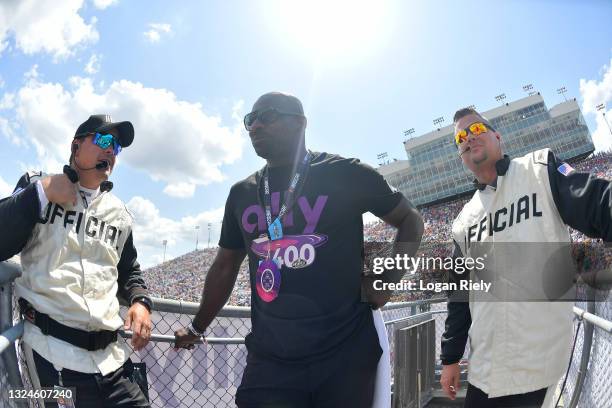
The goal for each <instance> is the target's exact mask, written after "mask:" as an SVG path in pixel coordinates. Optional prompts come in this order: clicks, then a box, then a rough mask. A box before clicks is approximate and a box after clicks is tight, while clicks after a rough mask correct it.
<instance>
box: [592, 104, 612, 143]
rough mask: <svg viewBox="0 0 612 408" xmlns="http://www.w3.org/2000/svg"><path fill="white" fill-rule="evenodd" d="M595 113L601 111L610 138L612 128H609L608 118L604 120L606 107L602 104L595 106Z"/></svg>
mask: <svg viewBox="0 0 612 408" xmlns="http://www.w3.org/2000/svg"><path fill="white" fill-rule="evenodd" d="M596 108H597V111H601V115H602V116H603V118H604V122H606V125H608V130H609V131H610V136H612V128H611V127H610V122H608V118H606V106H605V105H604V104H603V103H600V104H599V105H597V106H596Z"/></svg>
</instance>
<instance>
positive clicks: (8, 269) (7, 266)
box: [0, 261, 21, 286]
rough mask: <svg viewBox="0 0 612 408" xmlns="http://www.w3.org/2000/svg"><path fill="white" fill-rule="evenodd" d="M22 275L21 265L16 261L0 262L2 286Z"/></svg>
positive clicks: (0, 283)
mask: <svg viewBox="0 0 612 408" xmlns="http://www.w3.org/2000/svg"><path fill="white" fill-rule="evenodd" d="M20 276H21V265H19V264H17V263H14V262H9V261H5V262H0V286H2V285H6V284H7V283H10V282H12V281H14V280H15V279H16V278H18V277H20Z"/></svg>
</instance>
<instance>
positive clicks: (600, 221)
mask: <svg viewBox="0 0 612 408" xmlns="http://www.w3.org/2000/svg"><path fill="white" fill-rule="evenodd" d="M453 121H454V124H455V143H456V145H457V148H458V152H459V154H460V156H461V159H462V161H463V163H464V165H465V166H466V167H467V168H468V169H469V170H470V171H471V172H472V173H473V174H474V176H475V177H476V180H475V181H474V182H475V183H476V187H477V190H476V192H475V193H474V196H473V197H472V199H471V200H470V201H469V202H468V203H467V204H466V205H465V207H464V208H463V209H462V211H461V212H460V213H459V215H458V216H457V218H456V219H455V221H454V222H453V227H452V232H453V239H454V245H455V253H454V257H473V258H475V257H477V256H479V255H483V252H484V253H486V255H488V256H489V259H488V261H487V263H488V265H493V267H491V268H490V269H491V270H492V272H491V273H492V275H494V276H488V277H487V278H488V279H490V280H491V281H493V282H494V283H493V287H494V288H495V289H493V290H494V291H495V290H497V293H495V294H493V295H492V294H486V293H482V292H476V291H474V290H472V291H470V292H469V293H467V295H469V298H468V297H465V298H463V299H461V298H460V296H458V297H451V298H449V302H448V317H447V319H446V330H445V332H444V334H443V336H442V353H441V360H442V364H443V370H442V376H441V379H440V382H441V385H442V389H443V390H444V392H445V393H446V394H447V395H448V396H449V398H451V399H455V398H456V393H457V391H458V390H459V380H460V368H459V365H458V363H459V361H460V359H461V358H462V356H463V353H464V350H465V346H466V343H467V341H468V338H469V341H470V349H471V353H470V360H469V370H468V388H467V393H466V400H465V407H467V408H482V407H502V406H503V407H521V408H525V407H550V406H552V404H553V403H554V402H555V401H553V396H554V392H555V388H556V385H557V383H558V382H559V380H560V378H561V377H562V376H563V375H564V374H565V371H566V369H567V366H568V363H569V358H570V349H571V340H572V317H573V316H572V302H571V301H565V302H563V301H559V302H549V301H542V300H543V299H551V300H552V299H555V300H558V299H562V298H563V296H562V295H563V293H564V292H566V290H567V289H569V288H568V287H565V286H563V285H561V286H563V287H562V288H560V289H559V288H555V287H554V286H555V284H557V283H558V281H559V280H563V279H566V280H567V279H568V278H569V280H570V281H571V280H572V277H571V276H569V277H568V276H567V273H565V272H561V270H563V269H566V270H567V269H568V267H567V265H572V263H571V257H570V253H569V243H570V242H571V239H570V234H569V229H568V226H570V227H572V228H575V229H577V230H579V231H581V232H583V233H584V234H586V235H588V236H589V237H594V238H602V239H604V240H605V241H606V242H610V241H612V189H611V185H610V182H608V181H606V180H602V179H598V178H596V177H594V176H592V175H589V174H587V173H579V172H576V171H574V170H573V169H572V168H571V167H570V166H569V165H568V164H566V163H562V162H560V161H558V160H557V159H556V158H555V156H554V154H553V153H552V152H551V151H550V150H549V149H542V150H539V151H535V152H532V153H529V154H527V155H525V156H523V157H519V158H514V159H511V158H510V157H508V156H506V155H504V154H503V152H502V147H501V140H502V136H501V135H500V133H499V132H497V131H496V130H495V129H494V128H493V127H492V126H491V124H490V123H489V121H488V120H487V119H486V118H484V117H483V116H481V115H480V114H479V113H478V112H476V111H475V110H473V109H471V108H464V109H460V110H459V111H457V112H456V113H455V116H454V119H453ZM521 243H522V245H523V246H522V247H521ZM483 248H484V249H483ZM563 248H565V249H567V251H563V250H562V249H563ZM476 249H478V250H480V251H481V252H479V253H477V251H476ZM521 251H523V253H521ZM534 252H540V253H539V254H538V256H533V253H534ZM530 255H531V256H530ZM491 257H493V258H494V259H495V261H494V262H492V258H491ZM485 258H486V257H485ZM564 265H566V266H564ZM551 273H552V274H551ZM555 273H559V275H558V276H555ZM465 275H468V274H465ZM470 276H472V277H473V273H472V275H470ZM470 276H461V277H460V278H459V279H469V278H470ZM481 276H482V275H481ZM529 279H531V282H530V283H525V282H526V280H529ZM538 282H539V283H542V282H544V283H543V293H544V295H545V296H538V295H535V296H530V295H532V293H531V292H532V290H533V291H537V288H536V289H534V288H532V286H533V285H532V284H533V283H538ZM551 292H556V293H553V295H552V296H551ZM570 292H571V291H570ZM519 294H520V295H524V296H525V298H519V296H517V295H519ZM557 295H558V296H557ZM487 296H497V300H500V299H501V300H502V301H490V299H489V301H487ZM500 296H501V297H500ZM468 300H469V301H468ZM526 300H540V301H526Z"/></svg>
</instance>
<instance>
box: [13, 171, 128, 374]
mask: <svg viewBox="0 0 612 408" xmlns="http://www.w3.org/2000/svg"><path fill="white" fill-rule="evenodd" d="M32 181H34V180H32ZM85 204H86V202H85V201H84V199H82V197H80V196H78V197H77V205H76V206H72V205H69V206H66V207H65V208H64V207H62V206H60V205H59V204H55V203H49V204H48V205H47V207H46V208H45V211H44V222H43V223H37V224H36V226H35V227H34V230H33V232H32V236H31V237H30V239H29V240H28V242H27V243H26V245H25V247H24V248H23V250H22V251H21V265H22V268H23V274H22V276H21V277H20V278H18V279H17V280H16V281H15V294H16V296H17V297H22V298H24V299H26V300H27V301H28V302H30V303H31V304H32V306H33V307H34V308H35V309H36V310H37V311H39V312H41V313H45V314H48V315H49V316H50V317H51V318H52V319H54V320H56V321H58V322H60V323H62V324H64V325H66V326H70V327H73V328H77V329H81V330H86V331H98V330H117V329H118V328H120V327H121V326H122V324H123V320H122V319H121V317H120V316H119V302H118V300H117V289H118V284H117V278H118V271H117V264H118V263H119V259H120V258H121V253H122V251H123V246H124V244H125V242H126V240H127V238H128V236H129V235H130V232H131V228H132V223H133V218H132V215H131V214H130V213H129V212H128V210H127V208H126V207H125V205H124V204H123V202H122V201H121V200H119V199H118V198H117V197H115V196H114V195H113V194H111V193H110V192H102V193H101V194H100V195H99V196H98V197H96V198H95V199H94V200H93V201H92V202H91V204H90V205H89V207H88V208H86V207H85ZM23 340H24V342H26V343H27V344H28V345H29V346H31V347H32V348H33V349H34V350H35V351H36V352H37V353H39V354H40V355H41V356H42V357H44V358H45V359H47V360H48V361H50V362H51V363H53V364H55V365H56V366H59V367H62V368H68V369H71V370H75V371H80V372H89V373H91V372H101V373H102V374H103V375H105V374H108V373H110V372H112V371H114V370H116V369H118V368H119V367H120V366H121V365H123V363H124V362H125V361H126V360H127V358H128V356H129V352H130V350H129V348H127V346H126V345H125V344H124V342H123V341H119V342H114V343H111V344H110V345H109V346H108V347H106V348H105V349H103V350H96V351H87V350H85V349H81V348H79V347H76V346H73V345H71V344H69V343H67V342H64V341H62V340H59V339H56V338H53V337H51V336H45V335H43V334H42V332H41V331H40V329H39V328H38V327H36V326H34V325H32V324H30V323H29V322H26V326H25V330H24V337H23Z"/></svg>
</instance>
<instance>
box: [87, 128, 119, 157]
mask: <svg viewBox="0 0 612 408" xmlns="http://www.w3.org/2000/svg"><path fill="white" fill-rule="evenodd" d="M92 141H93V143H94V144H95V145H97V146H99V147H100V148H102V149H107V148H108V146H110V145H111V143H112V144H113V154H114V155H115V156H117V155H118V154H119V153H120V152H121V146H120V145H119V143H118V142H117V140H115V136H113V135H111V134H101V133H96V134H95V135H94V137H93V139H92Z"/></svg>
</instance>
